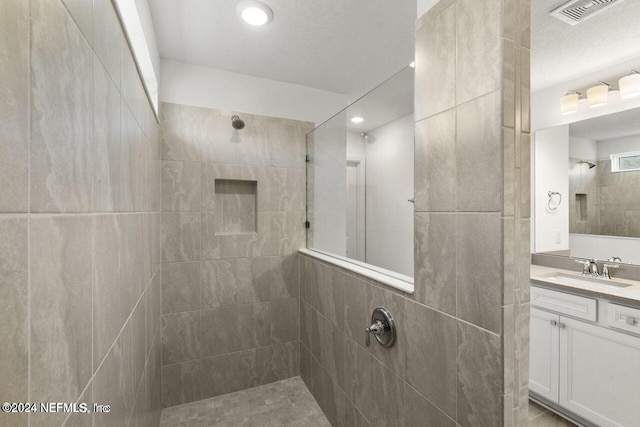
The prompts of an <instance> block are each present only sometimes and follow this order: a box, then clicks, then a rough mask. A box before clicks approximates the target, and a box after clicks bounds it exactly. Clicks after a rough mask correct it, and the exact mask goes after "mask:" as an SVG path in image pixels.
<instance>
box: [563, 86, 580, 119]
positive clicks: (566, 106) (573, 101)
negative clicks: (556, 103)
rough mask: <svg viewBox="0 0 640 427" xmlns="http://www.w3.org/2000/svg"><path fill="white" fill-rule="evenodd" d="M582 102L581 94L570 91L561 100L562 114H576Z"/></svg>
mask: <svg viewBox="0 0 640 427" xmlns="http://www.w3.org/2000/svg"><path fill="white" fill-rule="evenodd" d="M579 101H580V92H576V91H575V90H570V91H568V92H567V94H566V95H565V96H563V97H562V98H560V111H561V112H562V114H564V115H567V114H574V113H577V112H578V102H579Z"/></svg>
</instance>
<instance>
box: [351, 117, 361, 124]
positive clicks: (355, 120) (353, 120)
mask: <svg viewBox="0 0 640 427" xmlns="http://www.w3.org/2000/svg"><path fill="white" fill-rule="evenodd" d="M362 122H364V119H363V118H362V117H360V116H355V117H351V123H362Z"/></svg>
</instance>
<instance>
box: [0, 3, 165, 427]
mask: <svg viewBox="0 0 640 427" xmlns="http://www.w3.org/2000/svg"><path fill="white" fill-rule="evenodd" d="M0 34H1V39H2V40H3V43H2V50H1V51H0V60H1V63H2V67H1V68H0V80H1V81H2V86H1V88H2V89H1V91H2V92H1V96H0V99H1V100H2V101H1V102H0V112H1V115H2V118H3V119H2V120H3V122H2V126H0V135H1V140H2V149H0V181H1V182H2V185H1V186H0V187H1V189H0V210H1V212H2V213H1V214H0V229H1V232H0V235H1V236H2V237H1V238H0V242H1V243H0V301H1V304H2V309H1V311H0V319H1V322H0V324H1V325H2V326H0V338H1V339H2V346H0V360H2V363H1V364H0V378H1V379H2V380H1V381H0V396H2V399H3V401H7V402H23V403H26V402H38V403H39V402H67V403H75V402H91V403H93V402H97V403H102V404H108V405H110V412H109V413H108V414H100V415H95V416H93V415H85V414H79V413H72V414H69V413H63V412H59V413H48V414H45V413H41V412H35V413H31V414H26V413H22V414H17V413H5V412H2V413H0V425H2V426H12V427H13V426H16V427H17V426H26V425H31V426H60V425H63V424H64V425H67V426H72V425H78V426H84V425H90V424H91V419H92V418H94V422H95V423H94V425H95V426H115V425H129V424H131V425H157V423H158V421H159V417H160V298H161V295H160V291H161V280H160V274H161V273H160V262H161V258H160V255H161V252H160V213H159V211H160V172H161V169H160V167H161V163H160V151H159V150H160V145H159V133H158V124H157V122H156V118H155V115H154V114H153V111H152V109H151V107H150V105H149V104H148V103H147V98H146V95H145V93H144V89H143V86H142V83H141V81H140V79H139V76H138V73H137V70H136V66H135V63H134V60H133V57H132V55H131V52H130V51H129V46H128V44H127V43H126V41H125V38H124V34H123V32H122V30H121V27H120V22H119V20H118V17H117V15H116V13H115V10H114V9H113V7H112V4H111V2H110V1H109V0H96V1H95V3H94V4H93V5H92V2H75V1H66V2H59V1H49V0H33V1H30V2H27V1H23V0H9V1H3V2H2V5H1V6H0ZM5 118H8V120H5ZM90 409H91V410H93V408H90Z"/></svg>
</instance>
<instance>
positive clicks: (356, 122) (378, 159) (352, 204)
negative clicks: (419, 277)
mask: <svg viewBox="0 0 640 427" xmlns="http://www.w3.org/2000/svg"><path fill="white" fill-rule="evenodd" d="M413 81H414V70H413V68H411V67H406V68H404V69H403V70H401V71H400V72H398V73H397V74H395V75H394V76H392V77H391V78H389V79H388V80H387V81H385V82H384V83H382V84H381V85H379V86H378V87H376V88H375V89H373V90H372V91H371V92H369V93H368V94H366V95H365V96H363V97H362V98H360V99H359V100H357V101H356V102H354V103H353V104H351V105H350V106H348V107H347V108H346V109H344V110H342V111H341V112H339V113H338V114H336V115H335V116H334V117H332V118H331V119H330V120H328V121H327V122H325V123H323V124H322V125H320V126H318V127H317V128H316V129H314V130H313V131H312V132H311V133H309V134H308V135H307V154H308V156H309V161H308V162H307V220H308V225H309V228H308V230H307V247H308V248H309V249H312V250H315V251H318V252H322V253H323V254H325V255H330V256H333V257H338V258H340V259H342V260H349V262H351V263H357V264H359V265H360V266H365V267H366V268H369V269H372V270H376V271H378V272H382V273H385V274H387V275H390V276H393V277H395V278H398V279H401V280H404V281H406V282H408V283H413V279H412V278H413V204H412V200H413V159H414V123H413Z"/></svg>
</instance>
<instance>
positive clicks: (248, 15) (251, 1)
mask: <svg viewBox="0 0 640 427" xmlns="http://www.w3.org/2000/svg"><path fill="white" fill-rule="evenodd" d="M237 12H238V15H240V17H241V18H242V19H243V20H244V22H246V23H247V24H249V25H254V26H260V25H264V24H266V23H268V22H271V20H272V19H273V11H272V10H271V8H270V7H269V6H267V5H266V4H264V3H262V2H261V1H257V0H246V1H243V2H241V3H240V4H238V8H237Z"/></svg>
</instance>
